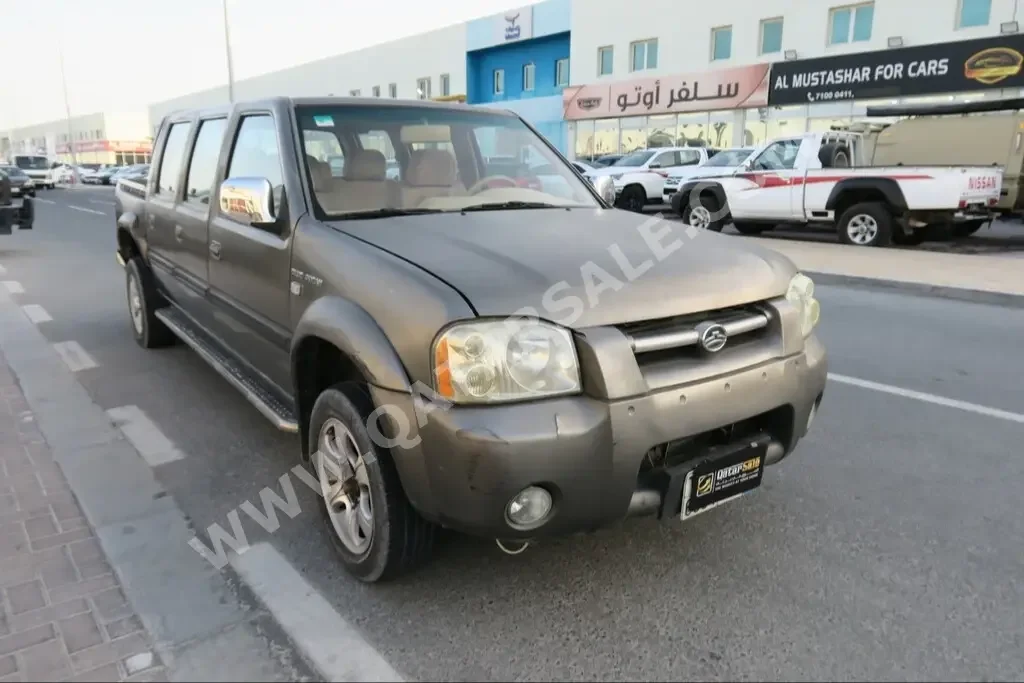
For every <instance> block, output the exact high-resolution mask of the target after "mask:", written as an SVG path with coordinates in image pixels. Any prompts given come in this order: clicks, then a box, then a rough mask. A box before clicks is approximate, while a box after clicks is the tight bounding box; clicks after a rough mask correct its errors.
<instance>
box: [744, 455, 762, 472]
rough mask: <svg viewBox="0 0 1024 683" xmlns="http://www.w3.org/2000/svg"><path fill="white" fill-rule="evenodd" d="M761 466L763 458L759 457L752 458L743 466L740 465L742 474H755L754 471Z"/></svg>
mask: <svg viewBox="0 0 1024 683" xmlns="http://www.w3.org/2000/svg"><path fill="white" fill-rule="evenodd" d="M760 466H761V456H758V457H756V458H751V459H750V460H747V461H746V462H744V463H743V464H742V465H740V471H741V472H753V471H754V470H756V469H757V468H758V467H760Z"/></svg>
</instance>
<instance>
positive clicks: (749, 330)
mask: <svg viewBox="0 0 1024 683" xmlns="http://www.w3.org/2000/svg"><path fill="white" fill-rule="evenodd" d="M770 322H771V312H770V309H768V308H767V307H763V306H758V305H756V304H755V305H751V306H740V307H735V308H725V309H719V310H717V311H706V312H703V313H695V314H690V315H680V316H674V317H671V318H662V319H659V320H648V321H642V322H637V323H628V324H625V325H620V326H619V330H620V331H622V332H623V333H624V334H625V335H626V338H627V339H629V345H630V347H631V348H632V349H633V353H634V354H636V355H637V356H640V355H641V354H647V353H654V352H658V351H666V350H669V349H681V348H692V349H697V348H698V346H699V344H700V337H701V332H702V329H703V328H702V326H704V325H707V324H711V323H717V324H718V325H721V326H722V327H723V328H724V329H725V334H726V337H727V342H726V343H727V344H728V345H734V344H735V343H736V342H741V341H749V340H751V339H753V338H755V337H756V336H757V335H758V334H760V333H763V332H764V331H765V330H767V329H768V326H769V323H770Z"/></svg>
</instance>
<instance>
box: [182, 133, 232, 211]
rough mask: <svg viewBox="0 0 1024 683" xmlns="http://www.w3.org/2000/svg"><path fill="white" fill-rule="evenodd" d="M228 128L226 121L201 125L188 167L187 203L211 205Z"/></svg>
mask: <svg viewBox="0 0 1024 683" xmlns="http://www.w3.org/2000/svg"><path fill="white" fill-rule="evenodd" d="M226 127H227V120H226V119H209V120H208V121H203V122H202V123H201V124H200V126H199V135H197V136H196V145H195V147H194V148H193V149H192V161H191V162H190V163H189V165H188V180H187V181H186V185H185V187H186V188H187V191H186V192H185V201H186V202H194V203H196V204H209V203H210V195H211V194H212V193H213V182H214V177H215V176H216V174H217V159H218V158H219V157H220V147H221V143H222V142H223V140H224V129H225V128H226Z"/></svg>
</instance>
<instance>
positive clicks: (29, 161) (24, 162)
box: [14, 156, 50, 171]
mask: <svg viewBox="0 0 1024 683" xmlns="http://www.w3.org/2000/svg"><path fill="white" fill-rule="evenodd" d="M14 165H15V166H17V167H18V168H25V169H29V170H32V171H47V170H49V169H50V162H49V161H47V160H46V157H29V156H23V157H14Z"/></svg>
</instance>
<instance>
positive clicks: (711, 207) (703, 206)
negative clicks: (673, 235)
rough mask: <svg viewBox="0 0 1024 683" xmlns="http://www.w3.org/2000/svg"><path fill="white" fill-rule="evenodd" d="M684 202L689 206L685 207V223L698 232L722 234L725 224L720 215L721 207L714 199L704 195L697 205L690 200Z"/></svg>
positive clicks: (683, 214)
mask: <svg viewBox="0 0 1024 683" xmlns="http://www.w3.org/2000/svg"><path fill="white" fill-rule="evenodd" d="M684 201H687V204H686V205H685V206H683V213H682V217H683V222H684V223H686V224H687V225H689V226H690V227H693V228H697V229H698V230H710V231H712V232H722V228H723V227H724V226H725V223H724V222H723V221H722V219H721V217H720V216H719V215H718V214H719V213H720V207H719V206H718V202H717V201H716V200H715V198H714V197H712V196H711V195H708V194H703V195H701V196H700V198H699V199H698V200H697V203H696V205H694V204H693V202H692V201H689V200H688V198H687V199H684Z"/></svg>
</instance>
